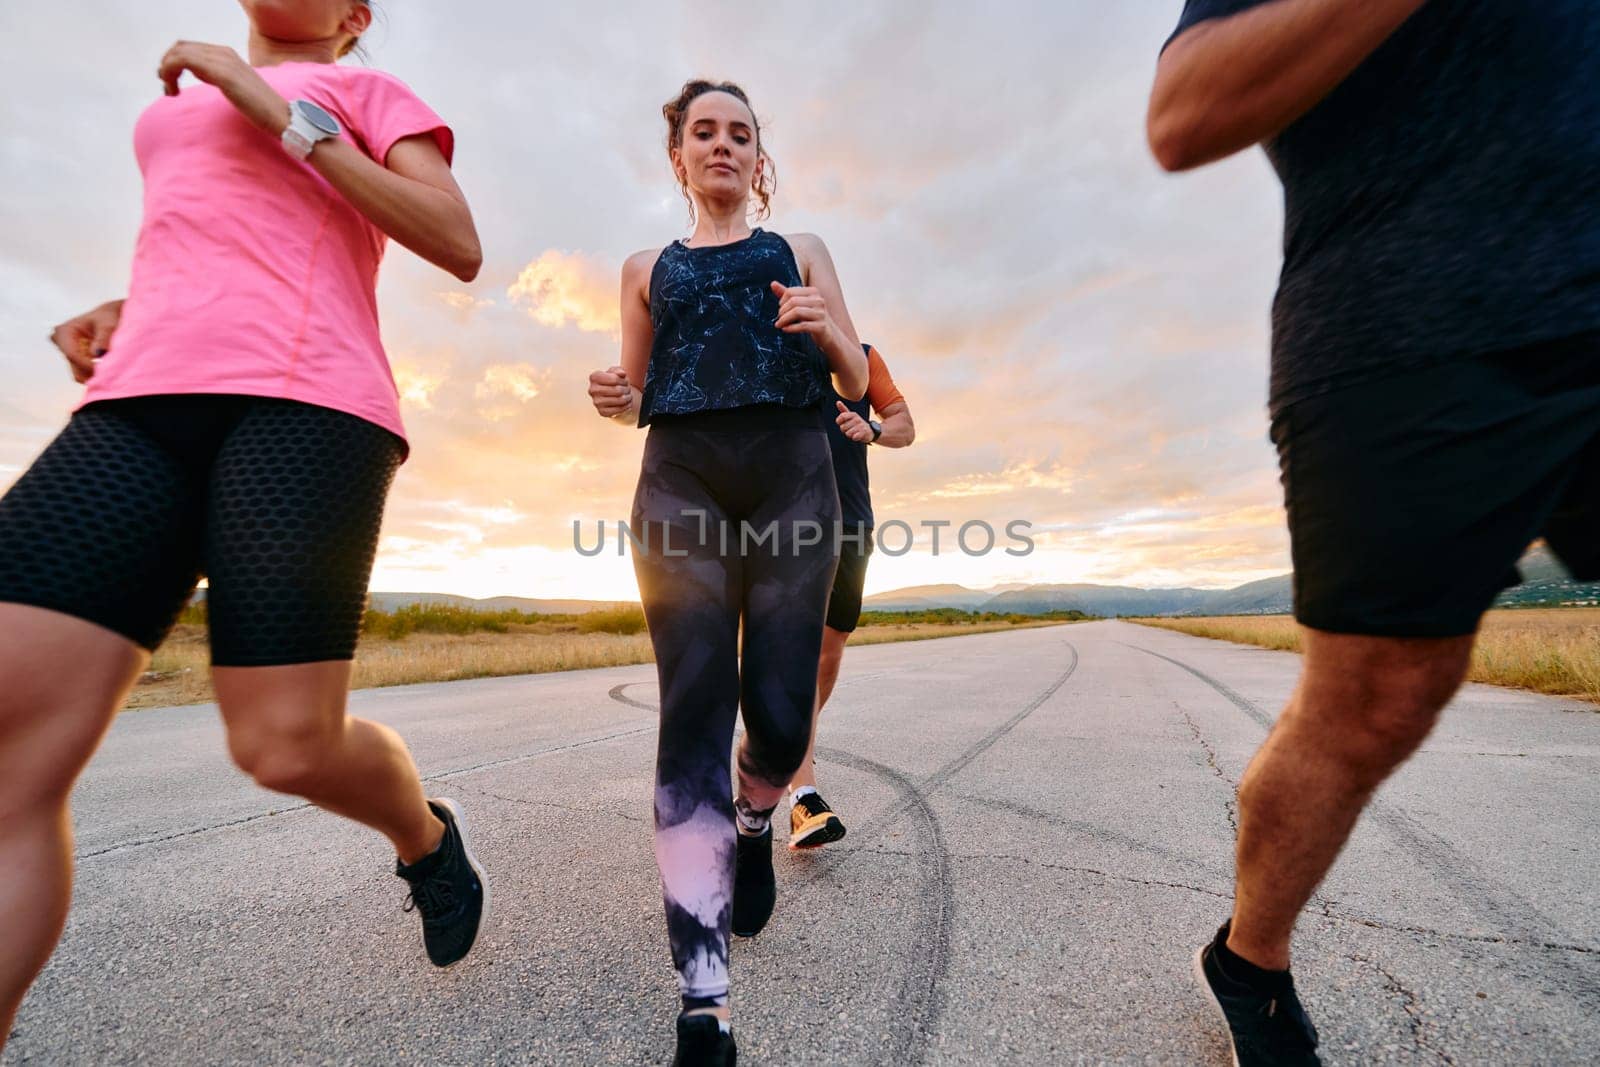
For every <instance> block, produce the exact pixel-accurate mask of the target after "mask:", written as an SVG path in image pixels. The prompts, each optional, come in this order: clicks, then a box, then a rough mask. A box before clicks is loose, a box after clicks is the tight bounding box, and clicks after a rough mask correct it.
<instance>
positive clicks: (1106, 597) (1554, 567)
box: [863, 545, 1600, 618]
mask: <svg viewBox="0 0 1600 1067" xmlns="http://www.w3.org/2000/svg"><path fill="white" fill-rule="evenodd" d="M1519 567H1520V569H1521V571H1522V576H1523V583H1522V584H1521V585H1519V586H1517V587H1516V588H1514V589H1508V590H1506V592H1505V593H1503V594H1501V596H1500V599H1499V600H1498V601H1497V603H1498V604H1499V605H1501V606H1503V607H1512V606H1519V607H1520V606H1529V605H1535V604H1544V605H1557V604H1594V605H1600V583H1589V584H1587V585H1586V584H1582V583H1579V582H1574V581H1573V580H1572V579H1571V578H1569V577H1568V576H1567V572H1566V571H1565V570H1564V569H1563V568H1562V566H1561V564H1560V563H1558V562H1556V559H1555V557H1553V556H1552V555H1551V554H1550V552H1549V550H1548V549H1546V548H1545V547H1544V546H1543V545H1539V546H1537V547H1536V548H1534V549H1533V550H1531V551H1530V552H1529V553H1528V554H1527V555H1526V556H1524V557H1523V559H1522V562H1521V564H1520V565H1519ZM863 606H864V607H866V608H869V609H872V610H875V611H922V610H926V609H931V608H961V609H963V610H966V611H1007V612H1016V613H1018V614H1022V615H1038V614H1043V613H1044V612H1047V611H1073V610H1076V611H1081V612H1084V613H1085V614H1089V615H1099V616H1102V617H1107V618H1109V617H1115V616H1119V615H1282V614H1287V613H1288V612H1290V611H1292V610H1293V608H1294V576H1293V575H1289V574H1282V575H1279V576H1278V577H1276V578H1263V579H1262V580H1261V581H1258V582H1250V583H1249V584H1247V585H1241V586H1238V587H1236V588H1233V589H1192V588H1180V589H1136V588H1132V587H1129V586H1120V585H1027V586H1014V585H1013V586H1005V587H1000V588H996V589H968V588H967V587H966V586H963V585H916V586H910V587H909V588H906V589H894V590H891V591H889V592H887V593H876V594H874V595H872V596H869V597H867V598H866V599H865V600H864V601H863Z"/></svg>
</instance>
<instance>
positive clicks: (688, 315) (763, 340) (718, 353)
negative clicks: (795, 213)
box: [639, 227, 829, 426]
mask: <svg viewBox="0 0 1600 1067" xmlns="http://www.w3.org/2000/svg"><path fill="white" fill-rule="evenodd" d="M773 282H782V283H783V284H784V285H786V286H796V285H801V284H803V283H802V281H801V278H800V266H799V264H798V263H797V262H796V261H795V257H794V250H793V249H791V248H790V247H789V242H788V241H785V240H784V239H783V238H782V237H781V236H779V235H778V234H775V233H768V232H767V231H765V230H763V229H761V228H759V227H757V228H756V229H755V230H754V231H753V232H752V233H751V234H750V236H749V237H746V238H745V239H744V240H741V241H734V242H732V243H731V244H725V245H706V246H703V247H700V248H690V247H689V246H687V245H685V244H684V243H683V242H682V241H674V242H673V243H672V244H670V245H668V246H667V247H666V248H664V249H663V250H662V252H661V255H660V257H659V258H658V259H657V260H656V265H655V270H653V271H652V272H651V274H650V325H651V326H652V327H653V328H654V330H655V339H654V340H653V341H652V343H651V345H650V367H649V370H648V371H647V372H646V374H645V382H644V398H643V399H642V400H641V402H640V405H639V425H640V426H645V425H647V424H648V423H649V422H650V418H651V416H653V415H686V414H690V413H693V412H701V411H722V410H725V409H728V408H738V407H746V406H749V405H751V404H781V405H783V406H785V407H793V408H806V407H815V406H816V405H817V404H818V403H819V402H820V401H821V400H822V398H823V397H824V396H825V395H827V391H828V384H829V378H828V363H827V358H826V357H825V356H824V355H823V354H822V350H821V349H820V348H818V347H817V344H816V342H815V341H813V340H812V339H811V337H810V336H809V335H808V334H797V333H784V332H783V331H782V330H780V329H778V327H777V326H775V325H774V323H775V322H777V319H778V297H777V296H776V295H775V294H774V293H773V291H772V283H773Z"/></svg>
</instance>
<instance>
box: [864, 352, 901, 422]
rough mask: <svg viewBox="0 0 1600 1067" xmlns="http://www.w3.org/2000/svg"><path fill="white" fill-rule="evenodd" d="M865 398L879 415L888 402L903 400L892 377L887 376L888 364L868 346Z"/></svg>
mask: <svg viewBox="0 0 1600 1067" xmlns="http://www.w3.org/2000/svg"><path fill="white" fill-rule="evenodd" d="M867 400H868V401H869V402H870V403H871V404H872V407H873V410H874V411H876V412H878V413H879V414H880V415H881V414H883V409H884V408H886V407H888V406H889V405H890V404H899V403H902V402H903V401H904V400H905V397H903V396H901V395H900V390H899V389H898V388H896V386H895V384H894V379H893V378H891V377H889V365H888V364H887V363H885V362H884V361H883V357H882V356H880V355H878V350H877V349H876V348H870V347H869V348H868V349H867Z"/></svg>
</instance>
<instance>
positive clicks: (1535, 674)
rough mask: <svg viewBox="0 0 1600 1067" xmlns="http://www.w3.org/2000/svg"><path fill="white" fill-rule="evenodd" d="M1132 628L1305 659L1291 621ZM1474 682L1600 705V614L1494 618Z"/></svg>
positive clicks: (1554, 611) (1527, 611)
mask: <svg viewBox="0 0 1600 1067" xmlns="http://www.w3.org/2000/svg"><path fill="white" fill-rule="evenodd" d="M1130 621H1133V622H1139V623H1142V624H1143V625H1145V626H1158V627H1161V628H1162V629H1166V630H1177V631H1178V632H1180V633H1186V634H1194V635H1195V636H1196V637H1211V638H1216V639H1217V640H1220V641H1236V642H1239V643H1240V644H1246V645H1260V646H1261V647H1263V648H1276V649H1285V650H1287V651H1290V652H1298V651H1300V631H1299V627H1297V626H1296V625H1295V622H1294V620H1293V619H1292V618H1290V617H1289V616H1287V615H1238V616H1227V617H1223V618H1202V619H1134V620H1130ZM1469 677H1470V678H1471V679H1472V681H1474V682H1487V683H1489V684H1491V685H1505V686H1512V687H1514V688H1517V689H1530V690H1533V691H1534V692H1536V693H1550V694H1553V695H1556V696H1572V697H1578V698H1579V699H1581V700H1587V701H1590V702H1592V703H1595V704H1600V608H1519V609H1514V610H1505V611H1491V612H1490V613H1489V614H1488V615H1487V616H1486V617H1485V618H1484V621H1483V627H1482V629H1481V630H1480V631H1479V637H1478V644H1477V648H1476V650H1475V651H1474V652H1473V657H1472V672H1471V674H1470V675H1469Z"/></svg>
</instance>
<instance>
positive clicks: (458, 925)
mask: <svg viewBox="0 0 1600 1067" xmlns="http://www.w3.org/2000/svg"><path fill="white" fill-rule="evenodd" d="M428 806H429V807H430V808H432V809H433V813H434V814H435V815H437V816H438V817H439V821H440V822H442V823H444V838H443V839H442V840H441V841H440V842H439V847H438V848H436V849H434V851H433V852H432V853H430V854H429V855H427V856H424V857H423V858H422V859H420V860H418V861H417V862H416V863H413V864H411V865H410V866H407V865H406V864H404V863H401V862H399V861H398V860H397V861H395V865H394V873H395V874H397V875H399V876H400V877H401V878H404V879H405V880H406V881H407V882H409V883H411V896H410V898H409V899H408V900H407V901H406V910H407V911H411V910H412V909H415V910H417V911H419V912H421V913H422V942H423V944H425V945H426V946H427V948H428V958H429V959H430V960H432V961H433V962H434V964H435V965H436V966H439V967H448V966H450V965H451V964H452V963H455V962H456V961H457V960H459V959H460V958H461V957H463V956H465V955H466V954H467V953H468V952H469V951H471V949H472V943H473V942H474V941H475V940H477V937H478V930H479V929H481V928H482V926H483V923H484V921H485V920H486V919H487V918H488V917H489V880H488V879H487V878H485V877H484V874H483V868H482V867H481V866H479V865H478V861H477V859H476V858H474V857H473V855H472V846H471V845H470V843H469V842H468V841H467V827H466V823H465V822H464V821H463V820H462V818H461V809H460V808H459V807H457V806H456V802H455V801H453V800H444V799H442V798H441V799H438V800H430V801H428Z"/></svg>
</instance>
